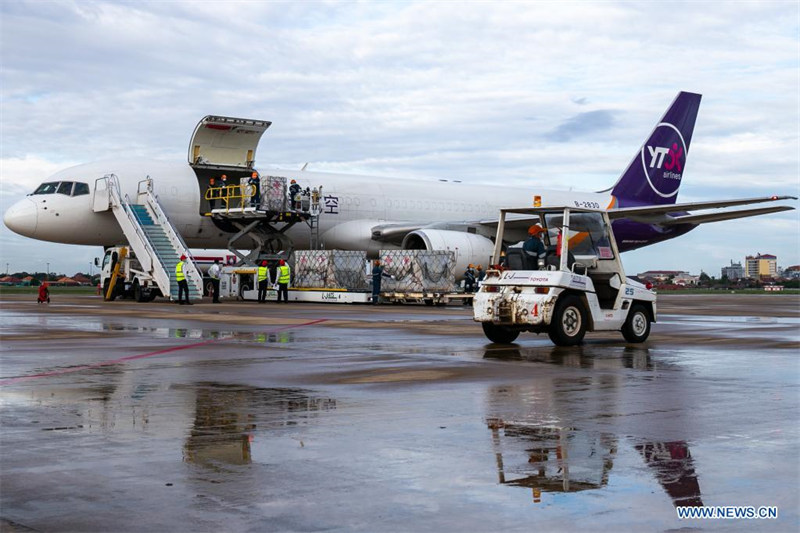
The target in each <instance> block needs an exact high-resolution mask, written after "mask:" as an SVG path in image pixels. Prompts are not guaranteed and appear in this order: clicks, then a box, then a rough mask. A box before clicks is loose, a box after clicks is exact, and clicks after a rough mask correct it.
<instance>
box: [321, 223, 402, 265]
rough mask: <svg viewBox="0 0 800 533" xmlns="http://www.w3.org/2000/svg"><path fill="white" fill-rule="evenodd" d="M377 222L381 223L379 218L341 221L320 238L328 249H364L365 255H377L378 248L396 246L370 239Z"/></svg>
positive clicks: (392, 247) (394, 247)
mask: <svg viewBox="0 0 800 533" xmlns="http://www.w3.org/2000/svg"><path fill="white" fill-rule="evenodd" d="M379 224H382V222H381V221H379V220H351V221H349V222H343V223H341V224H336V225H335V226H333V227H332V228H331V229H329V230H328V231H326V232H324V233H323V234H322V235H320V239H321V240H322V242H324V243H325V248H327V249H329V250H365V251H366V252H367V257H378V251H379V250H382V249H383V250H385V249H396V248H397V246H396V245H395V246H392V245H388V244H386V243H381V242H379V241H374V240H372V228H373V227H374V226H377V225H379Z"/></svg>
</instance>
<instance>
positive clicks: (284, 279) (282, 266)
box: [278, 259, 292, 304]
mask: <svg viewBox="0 0 800 533" xmlns="http://www.w3.org/2000/svg"><path fill="white" fill-rule="evenodd" d="M291 274H292V273H291V270H290V269H289V265H287V264H286V261H284V260H283V259H281V260H280V262H279V263H278V302H279V303H280V301H281V295H283V301H284V303H287V304H288V303H289V280H290V279H291Z"/></svg>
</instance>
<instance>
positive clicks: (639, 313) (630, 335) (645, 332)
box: [622, 304, 650, 342]
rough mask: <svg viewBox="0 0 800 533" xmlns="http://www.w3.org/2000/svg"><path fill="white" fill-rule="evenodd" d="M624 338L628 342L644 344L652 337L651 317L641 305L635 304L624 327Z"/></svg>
mask: <svg viewBox="0 0 800 533" xmlns="http://www.w3.org/2000/svg"><path fill="white" fill-rule="evenodd" d="M622 336H623V337H625V340H626V341H628V342H644V341H645V340H647V337H649V336H650V315H649V314H648V313H647V309H645V307H644V306H643V305H641V304H634V305H633V306H631V310H630V311H628V318H626V319H625V324H623V326H622Z"/></svg>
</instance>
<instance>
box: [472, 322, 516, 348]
mask: <svg viewBox="0 0 800 533" xmlns="http://www.w3.org/2000/svg"><path fill="white" fill-rule="evenodd" d="M481 325H482V326H483V333H484V334H485V335H486V338H487V339H489V340H490V341H492V342H495V343H497V344H511V343H512V342H514V341H515V340H517V337H519V331H518V330H515V329H511V328H507V327H505V326H496V325H494V324H492V323H491V322H483V323H482V324H481Z"/></svg>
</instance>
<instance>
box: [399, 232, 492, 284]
mask: <svg viewBox="0 0 800 533" xmlns="http://www.w3.org/2000/svg"><path fill="white" fill-rule="evenodd" d="M401 248H403V249H404V250H448V251H451V252H453V253H454V254H455V257H456V266H455V273H456V279H461V278H463V276H464V271H465V270H466V269H467V265H469V264H470V263H472V264H473V265H475V266H476V267H477V266H478V265H483V268H484V269H486V268H487V267H488V266H489V263H490V262H491V260H492V253H493V252H494V243H493V242H492V241H491V240H490V239H487V238H486V237H484V236H482V235H476V234H474V233H467V232H464V231H450V230H443V229H419V230H416V231H412V232H411V233H409V234H408V235H406V236H405V238H404V239H403V244H402V246H401Z"/></svg>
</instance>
